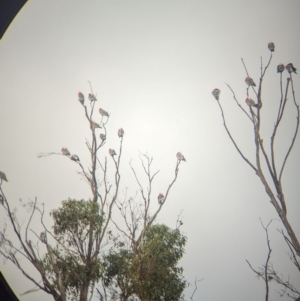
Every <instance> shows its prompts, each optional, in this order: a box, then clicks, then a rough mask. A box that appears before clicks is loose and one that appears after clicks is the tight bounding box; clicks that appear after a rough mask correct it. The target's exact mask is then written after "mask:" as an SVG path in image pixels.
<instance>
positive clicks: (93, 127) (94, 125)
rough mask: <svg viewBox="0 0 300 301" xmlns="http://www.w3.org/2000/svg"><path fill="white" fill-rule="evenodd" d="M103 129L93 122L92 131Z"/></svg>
mask: <svg viewBox="0 0 300 301" xmlns="http://www.w3.org/2000/svg"><path fill="white" fill-rule="evenodd" d="M97 128H98V129H102V127H101V126H100V125H99V124H98V123H97V122H95V121H93V120H91V129H92V130H95V129H97Z"/></svg>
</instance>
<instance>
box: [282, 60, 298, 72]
mask: <svg viewBox="0 0 300 301" xmlns="http://www.w3.org/2000/svg"><path fill="white" fill-rule="evenodd" d="M285 68H286V70H287V72H288V73H292V72H295V73H296V74H297V72H296V71H297V69H296V68H295V67H294V66H293V64H292V63H289V64H287V65H286V66H285Z"/></svg>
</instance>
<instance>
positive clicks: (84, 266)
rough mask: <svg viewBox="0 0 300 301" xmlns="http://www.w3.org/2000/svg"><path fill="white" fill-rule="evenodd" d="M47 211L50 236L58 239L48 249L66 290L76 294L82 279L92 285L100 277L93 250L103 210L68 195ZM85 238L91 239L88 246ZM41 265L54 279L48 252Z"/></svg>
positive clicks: (98, 264) (96, 204) (99, 264)
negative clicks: (51, 227) (49, 213)
mask: <svg viewBox="0 0 300 301" xmlns="http://www.w3.org/2000/svg"><path fill="white" fill-rule="evenodd" d="M51 215H52V217H53V220H54V227H53V229H54V237H55V238H56V239H57V241H58V244H57V245H56V247H55V248H54V249H52V251H53V253H54V254H55V258H56V264H57V267H58V269H59V271H60V274H61V275H63V277H62V279H63V284H64V286H65V288H66V291H67V292H68V293H69V295H71V296H72V297H73V298H74V297H75V298H76V297H77V295H78V293H79V292H80V290H81V288H82V285H83V283H84V282H88V283H90V284H91V285H92V284H93V283H95V282H97V281H99V279H100V277H101V270H102V269H103V268H102V263H101V260H100V258H98V256H93V254H98V252H97V251H95V250H96V248H97V242H98V241H99V237H100V235H101V234H102V226H103V222H104V219H103V213H102V212H101V210H100V207H99V204H98V203H95V202H93V201H90V200H89V201H85V200H71V199H69V200H66V201H63V202H62V207H60V208H58V209H55V210H53V211H52V212H51ZM89 235H91V236H92V240H90V239H89V238H90V237H89ZM88 241H92V242H93V243H92V245H91V246H89V244H88ZM43 266H44V270H45V272H46V273H47V275H48V277H49V278H52V279H53V281H54V279H55V278H56V277H55V272H54V270H53V267H52V264H51V261H50V257H49V254H46V256H45V257H44V260H43Z"/></svg>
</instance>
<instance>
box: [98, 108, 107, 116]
mask: <svg viewBox="0 0 300 301" xmlns="http://www.w3.org/2000/svg"><path fill="white" fill-rule="evenodd" d="M99 113H100V114H101V115H102V116H107V117H109V114H108V113H107V112H106V111H105V110H103V109H101V108H100V109H99Z"/></svg>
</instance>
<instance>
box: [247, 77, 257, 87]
mask: <svg viewBox="0 0 300 301" xmlns="http://www.w3.org/2000/svg"><path fill="white" fill-rule="evenodd" d="M245 82H246V84H247V85H248V86H254V87H256V84H255V82H254V80H253V79H252V78H251V77H250V76H247V77H246V78H245Z"/></svg>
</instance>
